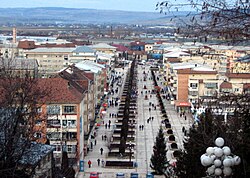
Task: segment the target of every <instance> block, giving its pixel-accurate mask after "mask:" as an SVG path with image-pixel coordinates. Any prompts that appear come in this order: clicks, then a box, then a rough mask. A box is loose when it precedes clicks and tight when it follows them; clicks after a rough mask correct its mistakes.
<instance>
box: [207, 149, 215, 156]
mask: <svg viewBox="0 0 250 178" xmlns="http://www.w3.org/2000/svg"><path fill="white" fill-rule="evenodd" d="M206 153H207V154H208V155H211V154H213V153H214V148H213V147H208V148H207V150H206Z"/></svg>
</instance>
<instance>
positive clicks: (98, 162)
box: [97, 158, 101, 166]
mask: <svg viewBox="0 0 250 178" xmlns="http://www.w3.org/2000/svg"><path fill="white" fill-rule="evenodd" d="M100 161H101V160H100V159H99V158H98V159H97V165H98V166H100Z"/></svg>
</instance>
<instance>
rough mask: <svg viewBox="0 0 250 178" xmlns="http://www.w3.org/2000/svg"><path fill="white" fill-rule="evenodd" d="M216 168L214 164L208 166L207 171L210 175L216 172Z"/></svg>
mask: <svg viewBox="0 0 250 178" xmlns="http://www.w3.org/2000/svg"><path fill="white" fill-rule="evenodd" d="M214 170H215V168H214V167H213V166H211V167H209V168H207V173H208V175H212V174H214Z"/></svg>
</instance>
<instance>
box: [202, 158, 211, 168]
mask: <svg viewBox="0 0 250 178" xmlns="http://www.w3.org/2000/svg"><path fill="white" fill-rule="evenodd" d="M212 162H213V160H212V159H211V158H210V157H209V156H204V157H203V158H202V160H201V164H202V165H203V166H209V165H211V164H212Z"/></svg>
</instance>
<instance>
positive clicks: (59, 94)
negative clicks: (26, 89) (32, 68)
mask: <svg viewBox="0 0 250 178" xmlns="http://www.w3.org/2000/svg"><path fill="white" fill-rule="evenodd" d="M38 86H39V88H40V89H44V88H47V89H48V91H49V94H48V96H47V97H46V98H45V102H46V103H74V104H76V103H80V102H81V101H82V99H83V97H84V94H82V93H81V92H80V91H78V90H77V89H76V88H75V87H74V84H73V82H72V81H68V80H65V79H63V78H44V79H38Z"/></svg>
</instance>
